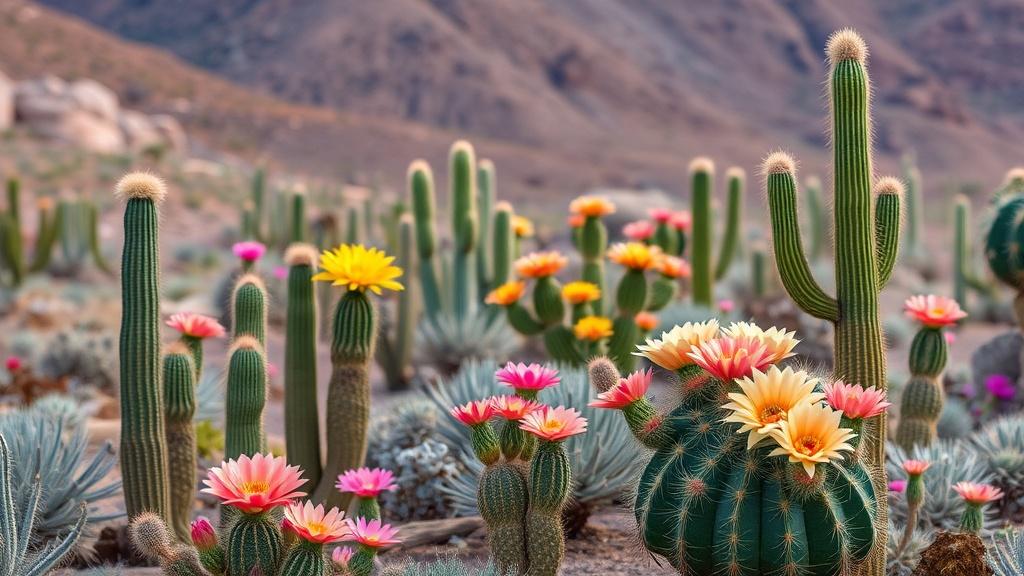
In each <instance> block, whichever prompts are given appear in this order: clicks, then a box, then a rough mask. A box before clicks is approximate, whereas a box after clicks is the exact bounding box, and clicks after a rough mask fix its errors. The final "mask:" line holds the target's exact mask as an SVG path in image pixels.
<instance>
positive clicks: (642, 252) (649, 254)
mask: <svg viewBox="0 0 1024 576" xmlns="http://www.w3.org/2000/svg"><path fill="white" fill-rule="evenodd" d="M660 257H661V250H660V249H658V247H657V246H648V245H647V244H641V243H640V242H619V243H618V244H613V245H612V247H611V248H609V249H608V259H609V260H611V261H612V262H615V263H616V264H619V265H620V266H625V267H626V268H629V269H630V270H648V269H650V268H652V267H653V266H654V265H655V264H656V263H657V261H658V259H659V258H660Z"/></svg>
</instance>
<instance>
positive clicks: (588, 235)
mask: <svg viewBox="0 0 1024 576" xmlns="http://www.w3.org/2000/svg"><path fill="white" fill-rule="evenodd" d="M607 249H608V228H607V227H606V226H605V225H604V221H602V220H601V218H600V217H599V216H587V217H586V219H585V220H584V221H583V227H582V229H581V230H580V241H579V250H580V256H581V257H582V258H583V271H582V274H581V277H582V278H583V280H584V281H586V282H590V283H591V284H596V285H597V287H598V288H600V289H601V297H600V298H598V299H597V300H595V301H594V302H592V303H591V304H592V305H593V307H594V314H596V315H598V316H600V315H601V314H603V313H604V309H605V305H604V302H605V298H607V296H605V293H606V292H605V277H604V254H605V251H606V250H607Z"/></svg>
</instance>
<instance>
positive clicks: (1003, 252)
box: [985, 168, 1024, 326]
mask: <svg viewBox="0 0 1024 576" xmlns="http://www.w3.org/2000/svg"><path fill="white" fill-rule="evenodd" d="M997 200H998V205H997V207H996V215H995V218H994V219H993V220H992V226H991V227H990V228H989V231H988V236H987V237H986V239H985V258H986V259H987V260H988V265H989V268H991V269H992V272H993V273H994V274H995V275H996V278H998V279H999V280H1000V281H1002V282H1003V283H1005V284H1006V285H1007V286H1009V287H1011V288H1013V289H1014V290H1016V291H1017V298H1016V300H1015V301H1014V308H1015V310H1016V312H1017V323H1018V325H1020V326H1024V246H1022V241H1024V226H1022V223H1024V169H1021V168H1017V169H1014V170H1011V171H1010V173H1009V174H1007V177H1006V184H1005V185H1004V186H1003V188H1002V190H1000V192H999V193H998V195H997Z"/></svg>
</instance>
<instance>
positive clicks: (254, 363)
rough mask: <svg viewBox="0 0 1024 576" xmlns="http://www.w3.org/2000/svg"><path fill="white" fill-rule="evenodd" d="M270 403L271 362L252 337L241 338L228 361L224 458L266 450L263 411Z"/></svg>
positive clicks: (238, 338)
mask: <svg viewBox="0 0 1024 576" xmlns="http://www.w3.org/2000/svg"><path fill="white" fill-rule="evenodd" d="M266 403H267V359H266V357H265V356H264V355H263V346H262V345H261V344H260V343H259V341H258V340H256V338H254V337H252V336H248V335H246V336H240V337H237V338H236V339H235V341H234V343H233V344H232V345H231V353H230V359H229V361H228V382H227V401H226V402H225V409H226V412H227V418H226V419H225V426H224V428H225V431H224V457H225V458H238V457H239V456H241V455H243V454H245V455H246V456H252V455H253V454H258V453H260V452H262V451H263V438H264V436H263V408H264V406H265V405H266Z"/></svg>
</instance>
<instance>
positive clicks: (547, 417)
mask: <svg viewBox="0 0 1024 576" xmlns="http://www.w3.org/2000/svg"><path fill="white" fill-rule="evenodd" d="M519 428H520V429H522V430H525V431H527V432H529V433H530V434H533V435H534V436H536V437H538V438H540V439H542V440H547V441H548V442H558V441H559V440H565V439H566V438H568V437H570V436H575V435H576V434H582V433H584V432H586V431H587V419H586V418H584V417H582V416H580V413H579V412H577V411H576V410H575V409H573V408H566V407H565V406H559V407H558V408H552V407H550V406H542V407H541V408H540V409H539V410H535V411H533V412H531V413H529V414H527V415H526V417H524V418H523V420H522V422H520V424H519Z"/></svg>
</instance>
